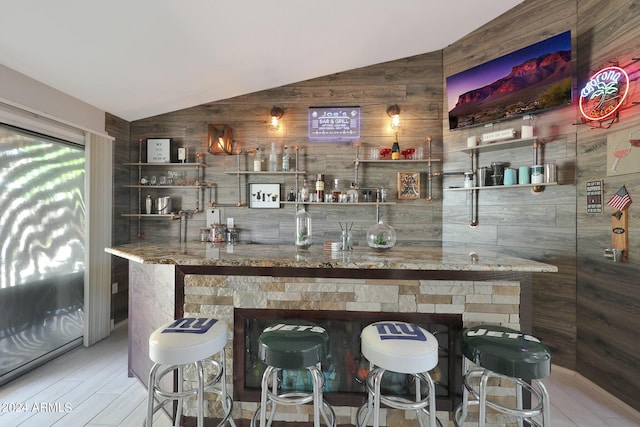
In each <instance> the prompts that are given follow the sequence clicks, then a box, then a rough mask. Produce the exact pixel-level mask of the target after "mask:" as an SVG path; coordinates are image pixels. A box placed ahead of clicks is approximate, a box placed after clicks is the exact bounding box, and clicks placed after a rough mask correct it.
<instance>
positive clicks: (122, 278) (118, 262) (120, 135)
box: [105, 113, 130, 324]
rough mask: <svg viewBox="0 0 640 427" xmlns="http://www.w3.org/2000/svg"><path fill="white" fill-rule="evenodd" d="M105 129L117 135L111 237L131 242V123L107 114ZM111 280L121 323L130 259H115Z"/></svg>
mask: <svg viewBox="0 0 640 427" xmlns="http://www.w3.org/2000/svg"><path fill="white" fill-rule="evenodd" d="M105 130H106V131H107V133H108V134H109V135H111V136H112V137H114V138H115V141H114V144H113V169H114V170H113V180H114V181H113V212H114V213H113V219H112V226H113V231H112V234H111V239H112V242H113V244H114V245H121V244H125V243H129V221H128V220H126V219H124V218H122V216H121V215H120V212H124V211H127V210H128V209H129V204H130V200H129V190H127V189H125V188H123V185H125V184H127V183H128V181H129V179H128V178H129V169H128V168H127V167H125V166H123V163H125V162H127V161H128V160H129V151H130V143H129V133H130V129H129V122H127V121H126V120H122V119H120V118H118V117H116V116H114V115H112V114H108V113H107V114H106V116H105ZM111 283H118V292H116V293H115V294H113V295H112V296H111V318H112V319H113V321H114V322H115V323H116V324H117V323H119V322H122V321H123V320H126V319H127V318H128V307H129V301H128V295H129V262H128V261H126V260H124V259H122V258H119V257H112V258H111Z"/></svg>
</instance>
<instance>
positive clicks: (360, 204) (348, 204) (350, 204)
mask: <svg viewBox="0 0 640 427" xmlns="http://www.w3.org/2000/svg"><path fill="white" fill-rule="evenodd" d="M280 204H281V205H319V206H331V207H334V206H335V207H339V206H384V205H395V204H396V202H358V203H327V202H287V201H282V202H280Z"/></svg>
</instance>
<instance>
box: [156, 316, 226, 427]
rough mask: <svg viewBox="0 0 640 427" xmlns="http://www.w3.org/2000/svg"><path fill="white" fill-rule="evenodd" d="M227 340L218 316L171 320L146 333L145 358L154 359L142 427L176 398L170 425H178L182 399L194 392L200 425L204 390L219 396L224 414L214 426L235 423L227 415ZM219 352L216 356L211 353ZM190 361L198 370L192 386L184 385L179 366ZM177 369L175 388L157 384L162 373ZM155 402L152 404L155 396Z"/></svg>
mask: <svg viewBox="0 0 640 427" xmlns="http://www.w3.org/2000/svg"><path fill="white" fill-rule="evenodd" d="M226 344H227V325H226V323H225V322H221V321H219V320H218V319H212V318H206V317H198V318H191V317H189V318H182V319H177V320H172V321H171V322H168V323H166V324H164V325H163V326H161V327H160V328H158V329H156V330H155V331H154V332H153V333H152V334H151V336H150V337H149V358H150V359H151V360H152V361H153V362H155V363H154V365H153V367H152V368H151V371H150V372H149V386H148V387H149V397H148V402H147V419H146V421H145V425H146V427H151V426H152V424H153V414H154V413H155V412H156V411H158V410H159V409H160V408H162V407H164V406H165V405H166V404H167V403H168V402H172V401H177V402H178V406H177V411H176V415H175V418H174V420H173V421H174V426H176V427H177V426H179V425H180V421H181V418H182V410H183V404H184V400H185V399H187V398H189V397H191V396H197V399H198V427H203V426H204V393H205V392H213V393H216V394H218V395H219V396H220V398H221V401H222V407H223V409H224V417H223V418H222V421H220V423H219V424H218V426H223V425H225V424H226V423H227V422H228V423H229V424H230V425H232V426H233V427H235V422H234V421H233V418H231V411H232V409H233V400H232V398H231V396H230V395H229V394H228V393H227V382H226V378H225V354H224V347H225V345H226ZM214 355H219V357H218V359H219V360H214V359H211V358H210V357H211V356H214ZM188 365H194V366H195V369H196V371H197V373H198V384H197V387H195V388H190V389H188V390H185V389H184V384H183V382H184V379H183V370H184V368H185V367H186V366H188ZM205 365H210V366H211V367H212V368H213V372H215V376H213V378H211V379H210V380H209V381H207V379H208V377H209V376H211V374H209V375H207V374H205ZM175 372H177V378H178V380H177V381H178V383H177V391H169V390H166V389H164V388H163V387H162V386H161V384H160V383H161V381H162V379H163V378H164V377H165V376H166V375H170V377H169V378H172V377H173V374H174V373H175ZM156 399H157V400H158V405H156V406H154V402H155V400H156Z"/></svg>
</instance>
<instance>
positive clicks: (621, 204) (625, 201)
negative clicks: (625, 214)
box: [607, 185, 631, 211]
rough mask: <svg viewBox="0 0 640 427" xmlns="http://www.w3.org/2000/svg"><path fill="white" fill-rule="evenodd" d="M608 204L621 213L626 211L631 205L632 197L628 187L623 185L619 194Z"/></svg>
mask: <svg viewBox="0 0 640 427" xmlns="http://www.w3.org/2000/svg"><path fill="white" fill-rule="evenodd" d="M607 204H608V205H609V206H612V207H613V208H615V209H618V210H619V211H621V210H624V209H626V208H627V206H629V205H630V204H631V197H630V196H629V193H628V192H627V187H625V186H624V185H623V186H622V188H620V189H619V190H618V192H617V193H616V194H614V195H613V197H611V199H609V201H608V202H607Z"/></svg>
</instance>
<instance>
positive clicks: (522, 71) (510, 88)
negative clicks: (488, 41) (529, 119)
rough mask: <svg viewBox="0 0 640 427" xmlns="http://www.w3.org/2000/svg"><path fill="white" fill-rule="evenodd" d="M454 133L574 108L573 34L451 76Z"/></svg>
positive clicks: (449, 97)
mask: <svg viewBox="0 0 640 427" xmlns="http://www.w3.org/2000/svg"><path fill="white" fill-rule="evenodd" d="M446 86H447V102H448V106H449V107H448V108H449V128H450V129H451V130H455V129H461V128H465V127H470V126H477V125H481V124H485V123H490V122H498V121H502V120H508V119H511V118H514V117H517V116H521V115H525V114H536V113H539V112H541V111H544V110H548V109H551V108H555V107H560V106H564V105H570V104H571V31H566V32H564V33H561V34H558V35H556V36H553V37H550V38H548V39H546V40H542V41H540V42H538V43H535V44H532V45H530V46H527V47H525V48H522V49H519V50H517V51H515V52H512V53H510V54H508V55H504V56H501V57H499V58H496V59H494V60H492V61H489V62H485V63H484V64H481V65H478V66H476V67H473V68H470V69H468V70H466V71H463V72H461V73H458V74H454V75H452V76H449V77H447V78H446Z"/></svg>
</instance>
